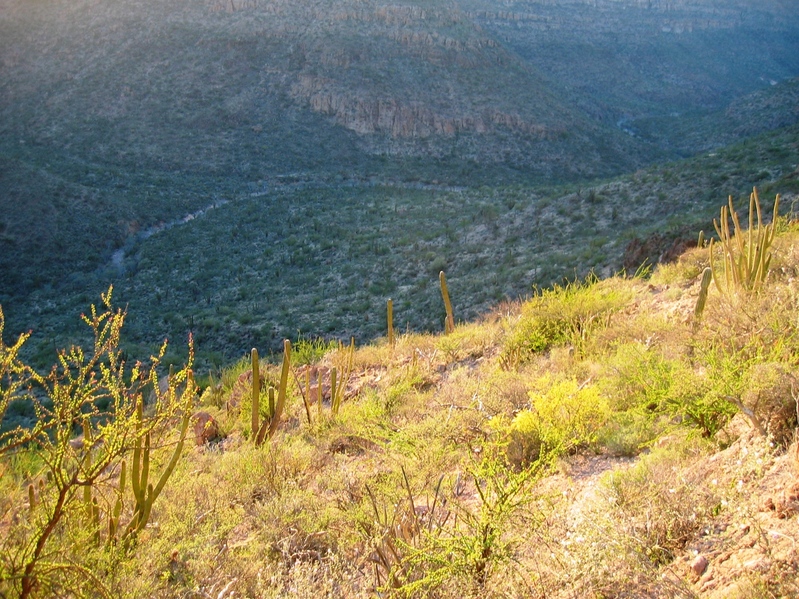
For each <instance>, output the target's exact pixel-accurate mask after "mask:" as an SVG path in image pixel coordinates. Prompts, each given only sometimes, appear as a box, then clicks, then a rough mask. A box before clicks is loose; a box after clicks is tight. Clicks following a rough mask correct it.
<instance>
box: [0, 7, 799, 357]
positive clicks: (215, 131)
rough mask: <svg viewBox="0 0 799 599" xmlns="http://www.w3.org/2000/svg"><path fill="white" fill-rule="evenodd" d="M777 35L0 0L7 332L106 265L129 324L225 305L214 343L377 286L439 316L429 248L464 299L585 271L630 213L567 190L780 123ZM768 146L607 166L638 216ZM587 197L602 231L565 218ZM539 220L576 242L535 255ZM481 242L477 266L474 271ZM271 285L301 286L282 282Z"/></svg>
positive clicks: (752, 19) (610, 255)
mask: <svg viewBox="0 0 799 599" xmlns="http://www.w3.org/2000/svg"><path fill="white" fill-rule="evenodd" d="M798 34H799V5H797V4H796V3H795V2H790V1H788V0H762V1H760V2H757V3H756V5H755V4H754V3H752V2H750V1H744V0H738V1H736V0H731V1H727V2H719V1H718V0H701V1H694V2H689V1H668V2H667V1H657V0H651V1H649V0H646V1H639V0H635V1H633V0H630V1H623V0H591V1H577V0H575V1H565V0H564V1H557V0H548V1H540V2H512V3H504V4H503V5H502V10H498V6H497V4H496V3H495V2H489V1H488V0H457V1H455V2H450V3H447V4H446V5H445V4H443V3H437V2H407V3H404V4H403V3H399V4H398V3H395V2H388V1H386V2H378V1H374V2H363V1H356V0H340V1H335V2H334V1H322V2H317V1H315V2H310V1H305V0H292V1H288V0H286V1H265V0H208V1H207V2H202V1H199V2H198V1H195V0H174V1H170V2H168V3H164V2H158V1H156V0H143V1H142V2H137V3H130V2H124V1H122V0H108V1H106V2H102V3H96V2H90V1H88V0H77V1H75V2H70V3H68V4H65V3H62V2H56V1H55V0H41V1H38V2H35V3H31V2H28V1H25V0H12V1H11V2H7V3H6V6H5V7H4V11H3V17H2V19H1V20H0V57H2V60H0V303H2V304H3V306H4V307H6V312H7V317H8V326H9V330H22V329H27V328H29V327H31V326H33V327H34V328H40V327H45V328H47V327H50V330H51V333H52V335H56V336H57V335H58V334H59V333H58V331H61V324H60V322H61V317H60V316H59V315H60V314H62V313H63V312H64V310H65V309H66V306H67V305H68V306H69V309H68V310H67V313H68V314H72V313H74V310H75V309H78V310H80V309H82V308H83V307H85V305H86V304H87V303H88V301H89V300H90V298H93V297H97V294H99V293H100V291H102V290H104V289H106V288H107V284H108V283H109V281H111V280H114V279H118V278H120V277H121V278H122V279H123V280H124V281H127V282H126V283H119V284H117V289H118V293H119V297H125V298H126V300H127V299H128V297H127V296H126V295H125V294H126V293H130V294H131V295H130V296H129V301H130V302H131V306H133V305H134V304H135V303H136V302H138V301H142V302H145V304H146V305H145V309H144V312H145V313H146V314H145V315H142V316H141V318H143V321H142V322H141V324H140V328H139V329H138V330H139V333H136V334H137V335H140V337H139V338H140V339H141V340H142V342H143V341H144V340H145V339H146V340H147V341H148V342H150V341H151V340H152V339H153V338H155V337H156V336H159V335H162V334H169V335H177V334H178V333H180V334H184V333H185V331H186V329H187V326H188V325H187V323H189V322H190V319H193V320H194V322H196V321H197V320H198V319H200V317H201V316H202V315H203V313H204V311H205V310H213V311H214V312H213V314H212V315H209V316H212V317H213V318H211V320H213V322H214V323H215V324H213V326H211V325H209V326H211V329H210V330H213V328H214V327H219V328H221V329H225V330H231V329H233V330H235V331H238V332H237V333H235V334H234V333H231V335H232V336H234V337H235V339H229V340H225V341H222V342H217V343H219V346H220V347H219V348H218V349H219V351H221V352H223V353H225V354H230V353H237V352H238V343H239V341H237V340H238V339H241V338H243V339H245V340H246V339H251V338H253V337H255V338H260V337H261V336H267V337H269V338H271V337H272V336H273V335H274V338H275V339H279V338H281V335H283V334H284V333H285V332H286V331H282V330H281V331H276V330H275V327H278V325H277V324H275V323H276V322H277V316H278V315H279V314H283V313H285V314H283V316H286V315H288V316H287V317H286V318H283V319H281V322H285V323H286V324H284V325H280V326H285V327H288V328H289V329H290V330H289V331H288V332H289V333H290V335H289V336H296V331H297V330H298V329H301V330H302V331H304V332H308V331H309V330H312V331H319V332H321V333H324V334H339V333H346V334H348V333H350V332H352V331H353V325H352V324H351V323H349V319H350V316H347V315H348V314H350V313H352V312H355V313H358V311H359V310H362V309H363V308H364V307H365V306H367V305H372V303H374V305H382V303H383V301H384V299H385V296H386V294H387V293H389V292H390V291H391V289H392V287H393V286H396V287H397V288H399V289H401V290H404V292H406V293H407V294H408V299H407V300H405V301H407V302H408V306H414V307H413V310H415V311H419V313H418V314H417V313H416V312H414V313H412V314H411V317H410V318H409V319H408V320H409V321H410V323H411V325H410V326H418V327H428V326H433V324H432V323H433V322H435V323H436V326H439V325H440V318H439V317H438V315H436V316H435V319H433V318H432V316H426V317H425V316H423V314H424V310H425V306H426V305H427V304H426V303H425V302H426V301H428V300H426V299H423V298H424V297H426V296H425V295H424V293H426V291H425V289H426V285H427V284H426V283H422V280H423V279H426V278H427V277H428V275H429V274H430V272H433V273H435V272H437V270H436V269H434V268H432V267H431V265H433V264H435V265H438V266H440V265H441V264H442V263H445V264H446V266H447V268H448V273H450V272H451V274H452V277H453V280H452V287H453V288H454V290H455V293H454V295H455V301H456V302H457V301H458V299H457V298H458V295H459V294H458V293H457V288H458V286H459V282H458V279H459V278H460V279H461V283H462V284H463V285H464V286H465V289H467V290H470V289H471V285H473V284H478V286H480V287H485V288H486V290H485V291H481V292H479V293H477V292H475V293H473V292H472V291H464V292H461V293H460V298H461V300H460V301H464V302H466V308H467V310H471V311H477V310H479V309H481V307H484V306H486V305H490V303H492V302H494V301H497V299H499V298H502V297H506V296H511V297H514V296H515V295H518V294H519V293H524V292H526V291H529V289H530V286H531V285H532V284H533V283H542V284H543V283H547V282H549V281H552V280H557V279H559V278H562V277H563V276H567V275H568V276H573V275H574V273H575V271H581V272H582V271H584V270H585V269H586V268H591V267H595V268H599V269H604V270H606V271H612V270H613V269H614V268H616V267H617V266H618V265H620V263H621V260H620V255H621V250H620V249H619V247H622V246H623V245H624V243H625V241H624V240H618V239H617V237H618V235H619V233H620V232H621V231H624V230H626V229H629V228H631V227H633V228H634V227H642V226H643V227H651V226H654V223H653V222H645V221H644V220H641V219H640V218H638V217H634V216H633V215H630V214H628V213H627V211H628V210H629V209H628V208H625V207H624V205H623V203H622V202H623V198H622V197H621V196H614V195H613V194H608V193H604V194H603V193H595V194H594V195H593V196H592V197H594V198H597V197H599V198H600V200H599V201H598V202H593V203H590V204H586V205H585V206H586V207H585V209H583V208H584V206H583V204H582V202H583V201H584V200H585V199H586V198H587V197H588V195H586V194H583V195H579V196H578V195H576V193H577V192H579V191H581V190H583V189H585V190H587V189H588V188H589V187H590V188H595V187H596V188H597V189H599V188H598V187H597V186H598V185H599V184H598V183H592V181H597V180H598V179H600V178H601V179H603V180H605V181H607V179H609V178H611V177H618V176H623V175H624V174H625V173H636V172H639V173H640V172H641V170H640V169H643V168H646V167H647V165H652V164H655V163H662V162H664V161H668V160H672V159H676V158H681V157H690V156H694V155H696V154H697V153H698V152H708V151H712V150H716V149H718V148H721V147H723V146H726V145H729V144H736V143H739V142H744V141H745V140H747V139H749V138H750V137H751V136H755V135H759V134H763V133H765V132H768V131H773V130H775V129H776V128H784V127H790V126H791V125H793V124H795V123H796V121H797V118H799V114H797V110H796V106H797V101H796V100H797V96H798V95H799V94H797V82H796V79H795V77H796V76H797V75H799V35H798ZM780 135H783V134H782V133H781V134H780ZM785 135H789V137H790V134H785ZM758 139H759V140H760V141H754V142H751V143H753V144H755V145H756V146H758V147H763V148H765V147H773V143H774V142H773V140H771V141H769V140H767V139H766V138H758ZM773 149H774V152H772V153H764V152H759V151H756V149H755V148H754V146H749V147H748V149H746V150H734V151H733V153H732V154H722V156H727V157H728V158H727V159H726V160H728V162H726V163H725V164H724V165H722V167H721V168H723V169H726V170H725V171H724V172H725V173H727V178H725V179H723V180H721V181H718V182H717V181H712V180H710V179H711V178H710V177H708V176H707V173H704V172H702V173H698V172H697V173H695V174H696V176H697V178H696V182H695V183H693V184H689V182H687V181H686V180H684V179H682V180H679V181H678V180H676V179H674V178H673V177H672V178H668V177H660V175H657V177H660V178H659V179H657V180H658V181H660V182H659V183H657V184H656V183H655V181H656V179H652V180H650V181H646V182H645V181H643V180H642V179H641V178H640V177H639V178H638V179H637V182H638V184H639V185H640V186H641V187H640V190H636V189H633V188H632V187H631V186H629V185H627V184H626V183H625V184H623V185H622V187H624V188H625V190H626V191H625V193H627V197H628V199H635V201H638V202H647V203H649V204H652V205H655V206H656V208H653V212H654V213H655V214H659V215H660V214H662V215H663V216H659V217H658V218H666V215H670V216H673V215H674V213H675V212H674V205H675V203H676V204H679V205H681V206H684V207H685V209H686V210H687V211H688V214H689V216H690V218H691V219H693V220H698V219H701V218H704V217H703V216H702V214H701V209H700V208H699V207H698V206H699V205H698V204H690V202H689V200H688V199H686V200H685V202H683V200H682V199H679V198H683V197H685V198H691V197H692V198H693V199H694V200H695V201H698V202H700V204H701V205H702V206H708V207H709V206H714V205H716V204H717V203H718V201H719V199H721V200H723V199H724V197H723V196H722V197H721V198H719V197H718V193H719V192H720V191H721V190H722V189H729V190H730V191H729V193H736V194H737V193H743V192H744V191H746V190H747V189H748V188H749V187H751V186H752V185H754V184H758V185H761V186H762V185H763V184H765V183H769V182H777V181H780V180H781V179H783V178H784V177H785V176H786V174H787V173H789V172H791V171H792V170H793V168H795V164H796V161H794V162H793V163H791V160H793V158H792V156H793V153H794V149H795V147H794V146H791V145H790V142H789V143H788V144H787V145H785V144H783V145H782V147H781V149H780V148H773ZM736 152H737V153H738V154H740V156H738V157H737V158H736V157H734V155H735V153H736ZM779 152H783V154H782V155H778V154H779ZM744 158H746V160H748V161H749V162H744ZM729 161H732V162H735V163H736V164H738V165H744V166H736V167H730V168H729V169H727V167H728V166H729V165H730V164H731V163H730V162H729ZM703 168H704V167H703ZM692 169H693V167H680V168H679V169H678V170H681V171H685V172H690V171H691V170H692ZM652 172H660V170H658V169H656V170H655V171H652ZM652 177H655V175H652ZM702 184H705V185H708V186H707V187H704V188H702V192H701V194H700V196H701V197H699V198H697V196H696V189H697V186H699V185H702ZM553 185H567V186H573V187H566V188H554V187H551V186H553ZM603 185H605V184H603ZM511 188H512V191H509V189H511ZM253 190H257V194H258V195H257V196H253V195H252V194H253V193H254V192H253ZM413 190H416V191H413ZM471 190H482V191H474V192H472V191H471ZM417 192H418V193H417ZM709 193H713V194H716V195H714V197H712V198H705V197H704V195H705V194H709ZM725 193H726V192H725ZM572 197H574V198H577V199H576V200H570V199H565V198H572ZM675 197H678V199H676V200H675V199H674V198H675ZM705 200H707V201H706V202H705ZM575 202H576V203H575ZM615 202H618V204H616V203H615ZM544 204H545V205H544ZM689 204H690V205H689ZM217 205H221V206H222V208H220V209H219V210H214V211H212V213H208V214H204V215H203V216H202V217H201V218H198V219H196V220H195V221H192V222H190V223H187V224H185V225H183V226H180V227H173V228H165V227H164V225H165V224H168V223H173V222H182V219H184V218H185V217H186V215H190V214H198V213H199V212H198V211H201V210H203V209H205V208H206V207H208V206H217ZM657 206H659V207H657ZM588 208H590V210H591V211H593V215H591V214H589V210H588ZM694 209H696V212H694ZM392 210H396V212H395V213H394V214H395V218H396V222H394V221H392V220H391V218H390V214H391V211H392ZM401 210H404V212H401ZM614 210H615V212H614ZM242 211H243V212H244V214H243V215H242V213H241V212H242ZM550 213H552V215H550ZM442 214H447V215H450V214H451V215H454V219H453V217H449V218H450V220H449V221H442V220H441V219H442V218H443V217H442ZM605 214H606V215H607V222H608V223H612V226H610V228H608V229H607V230H601V227H599V228H598V229H596V230H595V231H594V232H592V233H590V234H589V232H588V227H587V224H586V225H584V226H581V224H580V223H581V222H585V223H588V222H591V221H592V219H594V221H595V222H598V223H600V224H602V223H605V222H606V221H605V220H603V219H605ZM614 214H615V217H613V215H614ZM708 214H709V212H708ZM322 215H324V218H322ZM543 216H547V217H548V218H550V220H549V221H542V220H540V219H542V217H543ZM614 218H615V219H616V220H613V219H614ZM464 219H468V221H465V220H464ZM521 219H533V221H532V222H530V223H529V224H525V223H524V222H522V220H521ZM356 223H357V224H356ZM365 223H368V224H370V225H371V226H372V227H374V230H373V231H370V232H368V234H367V232H364V231H363V230H362V229H363V228H364V227H365ZM554 223H561V226H562V227H566V229H565V230H568V231H570V234H572V235H574V236H576V237H575V239H581V238H583V237H582V235H587V236H589V237H590V238H591V240H592V241H590V242H589V241H586V243H587V244H589V246H583V248H579V250H582V251H584V250H585V247H590V243H593V244H594V249H593V250H592V251H590V252H585V253H586V255H585V256H582V255H580V254H581V251H578V249H572V246H571V244H570V245H569V249H564V248H563V247H562V248H561V250H562V253H563V254H564V255H562V256H559V257H554V258H553V257H552V256H550V255H549V254H548V253H547V252H548V251H549V250H550V248H551V246H552V244H553V240H555V239H559V238H561V236H562V234H563V230H564V229H561V230H560V232H557V233H556V232H555V231H554V230H552V231H551V233H550V237H547V233H546V231H547V230H549V229H550V228H552V227H554ZM367 228H368V227H367ZM528 229H529V230H528ZM583 229H585V233H582V232H581V231H583ZM156 230H159V231H161V232H160V233H158V234H157V235H153V236H151V237H148V236H146V235H144V234H143V232H147V231H156ZM584 239H588V237H585V238H584ZM474 240H479V242H480V245H473V242H474ZM182 244H193V245H189V246H184V245H182ZM155 248H158V251H159V252H164V253H162V254H159V255H157V254H156V253H155V252H156V249H155ZM205 248H213V249H212V250H211V249H208V250H206V249H205ZM208 251H210V252H212V253H213V254H214V256H213V258H214V259H213V260H208V259H207V258H206V257H205V256H204V255H203V254H202V252H208ZM326 252H327V253H326ZM385 256H390V257H391V259H392V260H396V261H397V262H396V264H393V263H392V264H393V266H392V267H393V268H394V271H393V272H385V271H383V268H384V265H385V263H386V261H387V260H389V259H388V258H385ZM498 256H501V259H500V262H499V263H500V264H504V265H505V266H504V268H503V269H495V271H496V272H493V273H492V274H493V276H494V278H491V279H486V277H485V276H484V275H485V272H486V271H484V270H481V269H483V268H487V267H484V266H483V265H484V264H486V265H487V264H494V263H496V260H497V259H498V258H497V257H498ZM544 256H546V258H544ZM200 262H201V263H203V265H204V266H203V268H204V270H203V271H202V272H199V271H198V270H197V267H196V264H197V263H200ZM459 270H460V271H461V272H462V273H463V274H460V275H459V274H458V273H459ZM468 272H474V273H475V274H474V276H475V277H476V278H475V281H479V283H473V282H472V281H471V279H469V277H470V276H471V275H467V273H468ZM321 273H325V274H326V275H329V280H324V281H322V280H320V276H321ZM187 277H188V278H187ZM187 281H188V282H187ZM486 281H488V282H486ZM125 285H128V286H129V287H128V288H127V291H126V288H125ZM148 286H149V287H148ZM245 288H246V289H247V291H242V289H245ZM319 288H321V291H320V290H319ZM143 289H144V290H145V291H142V290H143ZM278 289H279V290H280V291H279V293H278V292H277V291H276V290H278ZM133 290H136V291H135V293H134V291H133ZM317 294H318V295H319V296H320V298H319V299H318V300H316V301H314V299H313V298H314V296H315V295H317ZM298 296H299V297H307V298H308V300H309V302H310V307H309V306H308V305H300V307H297V308H295V307H294V306H295V304H296V302H293V303H292V302H290V301H289V300H290V298H296V297H298ZM331 297H332V298H337V300H336V302H337V304H338V307H337V308H336V307H333V306H332V302H333V300H331V299H330V298H331ZM158 298H160V299H158ZM322 298H324V299H322ZM402 301H403V300H401V299H399V300H398V314H399V313H400V312H401V308H402ZM429 301H432V300H429ZM159 302H167V304H166V305H165V304H164V303H159ZM178 302H179V303H178ZM327 302H331V305H328V303H327ZM343 306H346V307H343ZM337 309H338V310H339V312H340V314H338V315H335V316H331V314H333V312H335V311H336V310H337ZM314 310H318V311H319V313H318V315H317V316H308V315H309V314H313V311H314ZM148 314H149V315H148ZM156 314H157V316H156ZM357 318H358V320H359V322H358V324H357V327H356V328H357V330H358V331H361V332H362V333H363V334H364V335H367V336H368V335H370V334H372V333H374V332H375V330H376V328H375V327H376V325H374V323H371V324H366V322H365V321H364V320H363V319H362V318H361V317H360V316H358V317H357ZM233 321H235V322H236V325H235V326H232V324H231V322H233ZM45 323H50V324H45ZM132 324H135V323H132ZM132 328H133V329H134V331H135V330H137V329H136V326H133V327H132ZM239 329H241V330H239ZM242 343H244V342H243V341H242ZM45 345H47V344H45ZM50 346H52V344H50V345H49V346H48V347H50ZM245 346H246V344H245ZM234 347H235V349H234ZM245 348H246V347H245ZM43 351H44V350H43Z"/></svg>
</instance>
